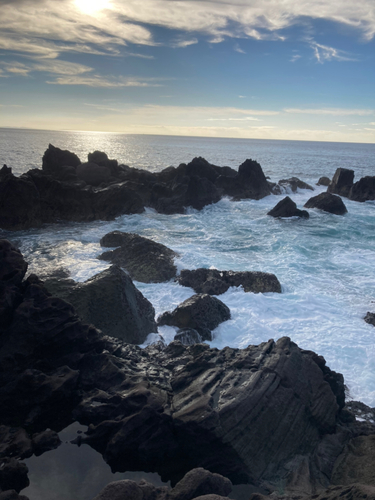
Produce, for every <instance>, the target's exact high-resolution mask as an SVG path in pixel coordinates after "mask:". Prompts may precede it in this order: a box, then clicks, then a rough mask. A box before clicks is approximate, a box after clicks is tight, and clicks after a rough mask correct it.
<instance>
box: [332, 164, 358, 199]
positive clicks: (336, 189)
mask: <svg viewBox="0 0 375 500" xmlns="http://www.w3.org/2000/svg"><path fill="white" fill-rule="evenodd" d="M353 179H354V170H350V169H348V168H338V169H337V170H336V172H335V175H334V176H333V179H332V182H331V184H330V185H329V186H328V188H327V191H328V192H329V193H333V194H338V195H340V196H346V197H348V196H349V192H350V190H351V188H352V186H353Z"/></svg>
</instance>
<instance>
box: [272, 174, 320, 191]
mask: <svg viewBox="0 0 375 500" xmlns="http://www.w3.org/2000/svg"><path fill="white" fill-rule="evenodd" d="M278 185H279V186H280V187H281V188H284V190H287V189H290V190H291V191H292V192H293V193H295V192H296V191H297V189H309V190H310V191H314V188H313V187H312V186H310V184H307V182H304V181H301V179H298V177H290V179H281V180H280V181H279V182H278Z"/></svg>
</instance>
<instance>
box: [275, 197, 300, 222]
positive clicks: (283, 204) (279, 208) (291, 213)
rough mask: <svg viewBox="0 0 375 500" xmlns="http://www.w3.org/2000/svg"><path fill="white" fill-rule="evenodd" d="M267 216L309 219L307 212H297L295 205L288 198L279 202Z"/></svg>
mask: <svg viewBox="0 0 375 500" xmlns="http://www.w3.org/2000/svg"><path fill="white" fill-rule="evenodd" d="M267 215H271V216H272V217H304V218H309V212H307V211H306V210H299V209H298V208H297V205H296V204H295V203H294V201H292V200H291V199H290V198H289V196H287V197H286V198H284V199H283V200H281V201H279V203H277V205H275V206H274V207H273V209H272V210H270V211H269V212H268V213H267Z"/></svg>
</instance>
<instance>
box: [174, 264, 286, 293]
mask: <svg viewBox="0 0 375 500" xmlns="http://www.w3.org/2000/svg"><path fill="white" fill-rule="evenodd" d="M177 281H178V282H179V283H180V285H183V286H188V287H190V288H192V289H193V290H194V291H195V292H196V293H208V294H210V295H220V294H222V293H225V292H226V291H227V290H228V288H229V287H231V286H242V287H243V288H244V290H245V292H253V293H267V292H276V293H281V285H280V282H279V280H278V279H277V278H276V276H275V275H274V274H271V273H262V272H257V271H242V272H240V271H238V272H236V271H218V270H217V269H204V268H200V269H195V270H192V271H190V270H188V269H183V270H182V271H181V273H180V275H179V276H178V277H177Z"/></svg>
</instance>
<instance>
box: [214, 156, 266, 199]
mask: <svg viewBox="0 0 375 500" xmlns="http://www.w3.org/2000/svg"><path fill="white" fill-rule="evenodd" d="M215 184H216V186H217V187H219V188H220V189H221V191H222V194H223V195H224V196H231V197H232V198H233V199H235V200H240V199H245V198H250V199H253V200H260V199H261V198H264V197H265V196H267V195H269V194H271V189H270V186H269V184H268V181H267V179H266V177H265V175H264V173H263V170H262V167H261V166H260V165H259V163H258V162H257V161H255V160H251V159H250V160H246V161H245V162H244V163H242V164H241V165H240V166H239V168H238V174H237V175H236V176H227V175H221V176H220V177H218V178H217V180H216V183H215Z"/></svg>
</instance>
